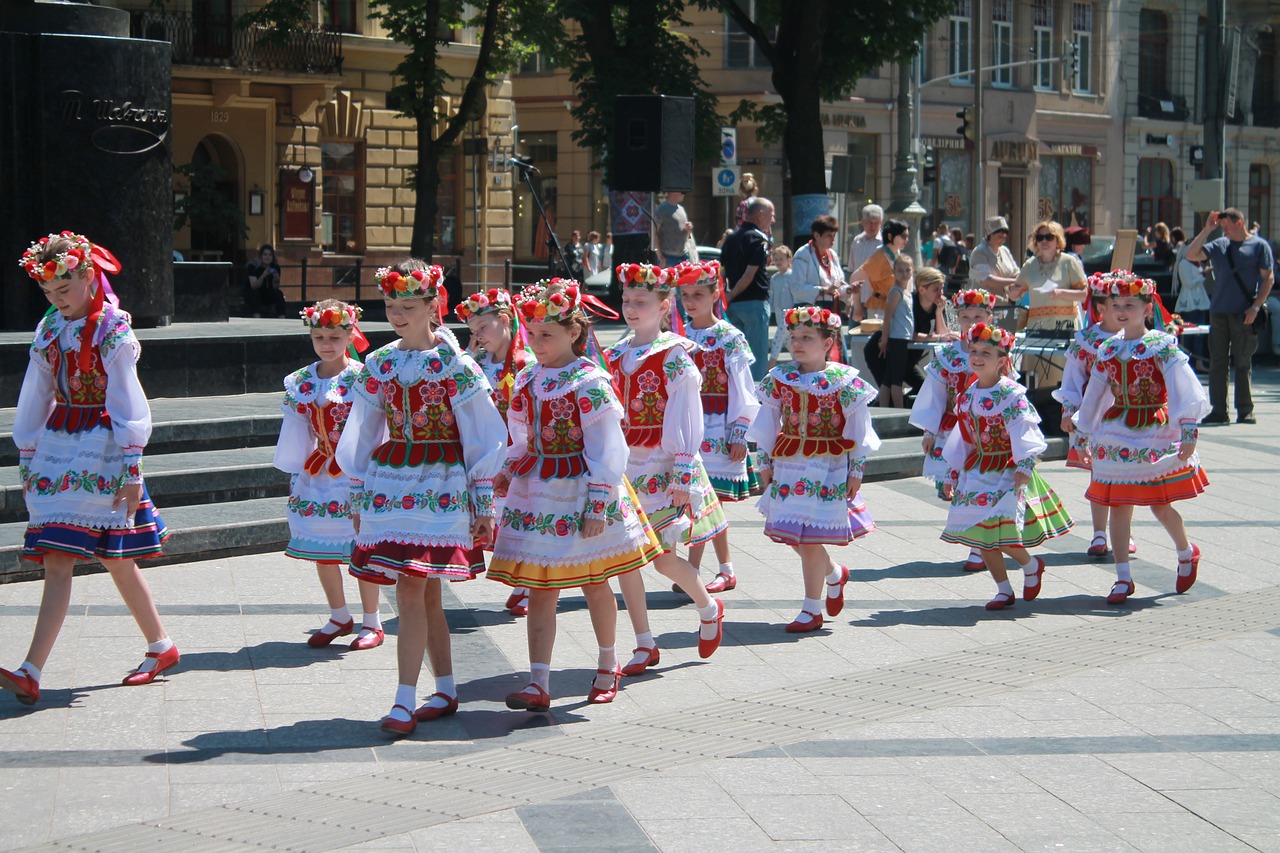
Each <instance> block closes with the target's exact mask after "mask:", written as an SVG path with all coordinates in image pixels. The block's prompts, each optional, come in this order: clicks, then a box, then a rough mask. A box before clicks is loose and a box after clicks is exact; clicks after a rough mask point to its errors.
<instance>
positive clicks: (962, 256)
mask: <svg viewBox="0 0 1280 853" xmlns="http://www.w3.org/2000/svg"><path fill="white" fill-rule="evenodd" d="M969 237H970V240H969V242H968V243H966V242H965V239H964V232H963V231H961V230H960V229H959V228H952V229H951V242H952V243H955V244H956V262H955V265H954V266H953V267H951V269H950V270H946V271H945V272H946V273H947V289H948V290H954V291H957V292H958V291H961V290H964V289H965V288H966V287H968V285H969V254H970V253H971V252H972V251H973V246H972V243H973V240H972V237H973V235H972V234H970V235H969Z"/></svg>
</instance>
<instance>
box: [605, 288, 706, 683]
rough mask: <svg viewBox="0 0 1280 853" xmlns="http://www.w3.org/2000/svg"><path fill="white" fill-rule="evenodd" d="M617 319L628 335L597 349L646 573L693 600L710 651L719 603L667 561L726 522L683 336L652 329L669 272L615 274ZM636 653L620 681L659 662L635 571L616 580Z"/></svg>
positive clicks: (663, 304)
mask: <svg viewBox="0 0 1280 853" xmlns="http://www.w3.org/2000/svg"><path fill="white" fill-rule="evenodd" d="M617 272H618V278H619V280H620V281H621V282H622V288H623V290H622V315H623V317H624V318H625V319H626V321H627V325H628V326H630V327H631V334H630V335H628V336H627V337H626V338H624V339H623V340H622V341H621V342H620V343H618V344H616V345H615V346H613V347H612V348H610V349H609V350H607V351H606V352H605V359H606V362H607V364H608V366H609V373H610V374H611V375H612V377H613V381H614V384H615V386H616V387H617V388H618V389H619V392H620V398H621V401H622V405H623V409H624V412H623V422H622V432H623V435H624V436H625V437H626V441H627V446H628V447H629V448H630V453H629V456H628V460H627V478H628V479H629V480H630V481H631V486H632V488H633V489H635V492H636V494H637V495H639V498H640V506H641V508H642V509H643V510H644V513H645V515H646V516H647V517H648V519H649V523H650V524H651V525H652V527H653V530H654V532H655V533H657V534H658V537H659V538H660V539H661V541H662V547H663V548H664V549H665V550H664V551H663V553H662V555H661V556H659V557H657V558H655V559H654V561H653V565H654V567H655V568H656V569H657V570H658V571H659V572H661V573H662V574H663V575H665V576H666V577H667V578H669V579H670V580H672V581H673V582H674V583H675V585H676V586H677V587H679V588H680V589H681V590H682V591H683V592H684V593H685V594H686V595H688V596H689V597H690V598H692V599H693V602H694V604H695V605H697V608H698V618H699V620H701V624H700V626H699V631H698V654H699V656H700V657H704V658H708V657H711V655H712V654H713V653H714V652H715V650H716V649H717V648H719V647H720V639H721V637H722V635H723V628H722V622H723V619H724V604H723V602H721V601H720V600H718V599H715V598H712V597H711V596H709V595H708V594H707V591H706V589H704V588H703V586H702V584H701V583H700V582H699V581H698V572H697V570H696V569H694V568H693V566H692V565H690V563H689V562H688V561H687V560H684V559H681V558H680V557H678V556H676V554H675V547H676V545H677V544H684V545H690V546H692V545H697V544H700V543H705V542H708V541H710V540H712V539H714V538H715V537H717V536H719V535H720V534H721V533H722V532H723V531H724V530H725V528H726V527H728V522H727V521H725V517H724V510H723V509H722V508H721V507H720V501H719V500H717V499H716V493H715V490H714V489H713V488H712V487H711V481H710V480H709V479H708V478H707V472H706V469H705V468H703V467H702V458H701V456H700V455H699V448H700V447H701V445H702V435H703V424H702V399H701V397H700V396H699V394H700V391H701V388H702V377H701V376H699V375H698V368H697V367H696V366H695V365H694V363H693V358H692V356H691V355H690V352H691V351H692V350H694V349H695V346H694V344H693V342H691V341H690V340H689V339H688V338H683V337H681V336H679V335H674V334H672V333H670V332H665V331H663V330H662V320H663V318H664V317H668V316H670V314H671V286H672V284H673V279H674V276H673V274H672V272H671V270H668V269H662V268H660V267H651V266H649V265H647V264H623V265H622V266H619V267H618V271H617ZM618 585H619V586H620V587H621V588H622V597H623V600H624V601H625V602H626V605H627V616H629V617H630V619H631V627H632V628H633V629H635V632H636V648H635V651H634V653H633V656H632V658H631V660H630V662H628V663H627V665H626V666H624V667H623V668H622V674H623V675H640V674H642V673H643V672H644V671H645V670H646V669H647V668H648V667H650V666H653V665H655V664H657V663H658V662H659V660H660V659H661V653H660V652H659V651H658V644H657V642H656V641H655V640H654V638H653V633H652V632H651V631H650V630H649V610H648V607H647V606H646V604H645V597H644V581H643V579H642V578H641V576H640V573H639V572H629V573H627V574H625V575H622V576H621V577H620V578H619V579H618Z"/></svg>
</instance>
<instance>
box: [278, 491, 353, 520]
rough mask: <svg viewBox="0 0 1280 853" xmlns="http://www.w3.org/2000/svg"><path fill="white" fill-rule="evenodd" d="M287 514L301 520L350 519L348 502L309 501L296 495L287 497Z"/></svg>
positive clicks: (349, 504)
mask: <svg viewBox="0 0 1280 853" xmlns="http://www.w3.org/2000/svg"><path fill="white" fill-rule="evenodd" d="M287 506H288V509H289V512H291V513H294V514H295V515H300V516H302V517H303V518H343V519H346V518H350V517H351V503H350V502H349V501H311V500H306V499H304V498H302V497H299V496H298V495H289V502H288V504H287Z"/></svg>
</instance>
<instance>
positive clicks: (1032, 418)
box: [1005, 400, 1049, 474]
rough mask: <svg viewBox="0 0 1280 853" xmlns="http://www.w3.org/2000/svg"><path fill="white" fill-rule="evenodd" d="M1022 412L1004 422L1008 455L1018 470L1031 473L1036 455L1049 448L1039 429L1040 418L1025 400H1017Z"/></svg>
mask: <svg viewBox="0 0 1280 853" xmlns="http://www.w3.org/2000/svg"><path fill="white" fill-rule="evenodd" d="M1017 405H1018V406H1019V408H1020V409H1022V412H1021V413H1020V414H1019V415H1018V416H1017V417H1015V418H1013V419H1012V420H1010V421H1009V422H1007V423H1006V424H1005V428H1006V429H1008V431H1009V455H1010V456H1012V457H1013V461H1014V462H1016V463H1017V467H1018V470H1019V471H1022V472H1025V473H1028V474H1029V473H1031V471H1032V470H1033V469H1034V468H1035V466H1036V461H1037V457H1038V456H1039V455H1040V454H1041V453H1044V452H1045V451H1046V450H1048V449H1049V443H1048V442H1047V441H1045V440H1044V433H1043V432H1041V431H1040V418H1039V416H1038V415H1035V414H1034V410H1033V409H1031V407H1030V405H1029V404H1028V403H1027V402H1026V400H1020V401H1018V403H1017Z"/></svg>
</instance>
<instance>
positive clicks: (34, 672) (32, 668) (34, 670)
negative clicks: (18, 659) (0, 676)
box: [17, 660, 41, 682]
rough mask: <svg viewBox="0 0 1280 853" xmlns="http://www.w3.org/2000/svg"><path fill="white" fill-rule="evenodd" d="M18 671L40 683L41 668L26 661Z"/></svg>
mask: <svg viewBox="0 0 1280 853" xmlns="http://www.w3.org/2000/svg"><path fill="white" fill-rule="evenodd" d="M17 671H21V672H25V673H26V674H27V675H29V676H31V677H32V678H34V679H35V680H36V681H37V682H39V681H40V674H41V673H40V667H38V666H36V665H35V664H33V663H32V662H31V661H29V660H24V661H23V662H22V666H20V667H18V670H17Z"/></svg>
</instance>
